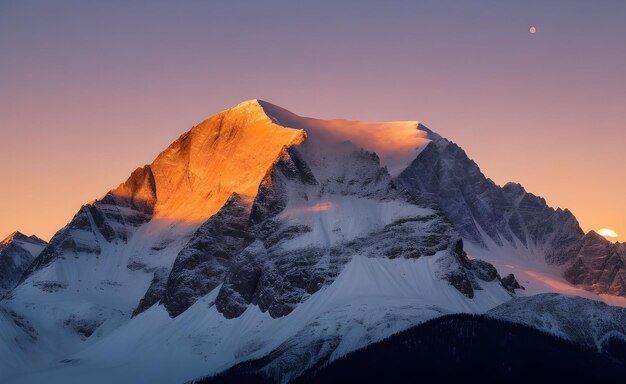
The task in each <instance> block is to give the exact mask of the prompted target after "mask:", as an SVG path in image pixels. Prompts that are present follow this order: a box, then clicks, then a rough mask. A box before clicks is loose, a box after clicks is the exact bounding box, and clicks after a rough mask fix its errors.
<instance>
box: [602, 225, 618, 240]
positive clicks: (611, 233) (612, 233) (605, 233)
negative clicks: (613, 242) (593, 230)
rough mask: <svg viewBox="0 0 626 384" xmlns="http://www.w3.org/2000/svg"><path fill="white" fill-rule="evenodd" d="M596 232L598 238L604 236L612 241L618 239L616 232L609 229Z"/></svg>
mask: <svg viewBox="0 0 626 384" xmlns="http://www.w3.org/2000/svg"><path fill="white" fill-rule="evenodd" d="M597 232H598V234H599V235H600V236H604V237H610V238H613V239H616V238H618V237H619V235H618V234H617V232H615V231H614V230H612V229H609V228H602V229H599V230H598V231H597Z"/></svg>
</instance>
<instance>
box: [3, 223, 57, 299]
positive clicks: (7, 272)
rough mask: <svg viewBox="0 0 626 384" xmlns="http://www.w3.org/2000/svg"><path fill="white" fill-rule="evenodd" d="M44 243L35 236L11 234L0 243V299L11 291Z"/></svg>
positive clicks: (18, 233)
mask: <svg viewBox="0 0 626 384" xmlns="http://www.w3.org/2000/svg"><path fill="white" fill-rule="evenodd" d="M45 246H46V242H45V241H43V240H41V239H40V238H38V237H37V236H34V235H33V236H26V235H24V234H23V233H21V232H18V231H16V232H13V233H12V234H11V235H9V236H7V237H6V238H5V239H4V240H2V241H1V242H0V297H2V296H3V295H4V294H5V293H6V292H7V291H9V290H10V289H12V288H13V287H14V286H15V284H17V282H18V281H19V280H20V278H21V277H22V274H23V273H24V272H25V271H26V269H27V268H28V267H29V266H30V264H31V263H32V262H33V260H34V259H35V258H36V257H37V256H39V254H40V253H41V251H42V250H43V248H44V247H45Z"/></svg>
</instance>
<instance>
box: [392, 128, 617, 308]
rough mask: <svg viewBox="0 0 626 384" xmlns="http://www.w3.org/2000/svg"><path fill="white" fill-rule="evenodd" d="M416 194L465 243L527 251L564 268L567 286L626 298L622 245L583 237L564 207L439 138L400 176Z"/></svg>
mask: <svg viewBox="0 0 626 384" xmlns="http://www.w3.org/2000/svg"><path fill="white" fill-rule="evenodd" d="M398 182H399V183H400V184H401V185H402V186H403V187H404V188H406V190H407V191H409V192H410V193H411V194H413V195H414V196H421V197H422V198H426V199H429V200H431V201H436V202H437V203H438V205H439V206H440V207H441V209H442V211H443V212H444V213H445V215H446V217H447V218H448V219H449V220H450V221H451V222H452V223H453V224H454V227H455V228H456V230H457V231H459V233H460V234H461V235H462V236H463V238H464V239H466V240H467V241H470V242H472V243H474V244H477V245H479V246H481V247H484V248H487V247H488V246H489V245H490V244H492V246H496V247H498V246H505V245H506V246H511V247H524V248H526V249H527V253H529V254H537V255H538V256H539V257H543V258H545V260H546V262H547V263H548V264H552V265H561V266H563V269H564V274H563V276H564V277H565V278H566V279H567V280H568V281H569V282H571V283H573V284H576V285H579V286H581V287H583V288H585V289H587V290H590V291H593V292H596V293H608V294H614V295H622V296H623V295H626V268H625V262H626V253H625V252H624V249H625V247H624V245H620V244H613V243H610V242H609V241H608V240H606V239H604V238H602V237H600V236H598V235H597V234H595V233H589V234H587V235H585V234H584V232H583V231H582V229H581V228H580V225H579V224H578V221H577V220H576V218H575V217H574V215H573V214H572V213H571V212H570V211H568V210H567V209H565V210H563V209H560V208H557V209H553V208H551V207H549V206H548V205H547V203H546V201H545V200H544V199H543V198H540V197H537V196H535V195H533V194H531V193H528V192H526V191H525V190H524V188H523V187H522V186H521V185H519V184H516V183H508V184H506V185H505V186H504V187H500V186H498V185H496V184H495V183H494V182H493V181H491V180H490V179H488V178H487V177H485V176H484V175H483V174H482V172H481V171H480V168H479V167H478V165H477V164H476V163H475V162H474V161H472V160H471V159H470V158H469V157H468V156H467V154H466V153H465V151H463V149H461V148H460V147H459V146H458V145H456V144H455V143H453V142H450V141H448V140H446V139H443V138H440V137H436V138H435V139H434V140H433V141H432V142H431V143H429V144H428V145H427V146H426V147H425V148H424V149H423V150H422V152H421V153H420V154H419V155H418V156H417V157H416V158H415V160H413V162H412V163H411V164H410V165H409V166H408V167H407V168H406V169H405V170H404V171H403V172H402V173H401V174H400V175H399V176H398Z"/></svg>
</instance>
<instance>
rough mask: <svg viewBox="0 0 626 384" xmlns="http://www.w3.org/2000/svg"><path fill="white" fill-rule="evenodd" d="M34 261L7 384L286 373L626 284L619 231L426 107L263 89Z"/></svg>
mask: <svg viewBox="0 0 626 384" xmlns="http://www.w3.org/2000/svg"><path fill="white" fill-rule="evenodd" d="M42 248H43V247H42ZM33 256H36V258H35V260H34V261H32V263H28V264H29V266H28V268H27V269H26V271H24V272H23V273H20V274H13V275H19V276H18V277H17V278H16V279H15V280H14V281H13V282H12V283H11V284H10V287H9V288H8V290H9V291H10V292H9V294H7V295H6V297H5V298H4V299H2V300H1V301H0V330H2V332H0V338H1V339H2V345H3V346H5V347H1V348H0V379H2V380H3V381H6V380H17V381H16V382H38V381H42V380H44V378H45V379H46V380H48V381H49V380H53V381H54V380H57V381H60V382H84V381H87V380H89V381H91V382H94V380H95V381H96V382H97V381H98V380H99V381H100V382H110V381H112V380H116V381H124V382H184V381H188V380H193V379H197V378H199V377H202V376H205V375H213V374H216V373H219V372H223V371H226V370H228V369H230V368H231V367H235V366H236V367H238V368H241V367H242V365H241V364H240V363H244V362H254V364H252V363H251V365H249V366H248V367H249V370H250V371H253V372H254V373H255V374H256V373H261V374H263V375H265V376H267V377H269V378H271V379H273V380H274V381H280V382H286V381H289V380H290V379H293V378H296V377H298V376H299V375H301V374H302V373H304V372H305V371H307V370H310V369H313V368H315V367H319V366H322V365H323V364H325V363H327V362H332V361H334V360H336V359H337V358H339V357H341V356H343V355H345V354H347V353H349V352H351V351H354V350H356V349H359V348H362V347H365V346H367V345H369V344H372V343H375V342H377V341H380V340H382V339H384V338H386V337H388V336H390V335H392V334H394V333H396V332H398V331H402V330H405V329H407V328H409V327H411V326H415V325H418V324H421V323H423V322H425V321H427V320H430V319H432V318H435V317H439V316H442V315H446V314H456V313H474V314H483V313H487V312H488V311H490V310H493V309H494V308H498V307H499V306H501V305H504V304H505V303H508V302H510V301H511V300H516V299H517V297H518V296H527V295H531V294H535V293H541V292H554V291H556V292H562V293H563V292H565V293H576V294H579V295H582V296H587V297H591V298H593V299H596V300H600V299H603V300H606V301H609V302H619V301H620V300H621V298H620V297H619V295H622V296H623V295H624V294H625V293H626V292H625V291H624V286H625V285H624V284H623V282H624V252H623V249H622V248H620V246H619V245H616V246H614V247H613V246H611V245H609V244H608V242H607V243H606V244H605V243H603V242H602V240H600V239H597V238H591V237H590V235H584V234H583V233H582V231H581V230H580V227H579V226H578V223H577V222H576V219H575V218H574V217H573V215H572V214H571V213H570V212H569V211H562V210H554V209H552V208H550V207H548V206H547V205H546V204H545V201H544V200H543V199H541V198H539V197H536V196H534V195H532V194H529V193H527V192H526V191H525V190H524V189H523V188H522V187H521V186H519V185H515V184H508V185H506V186H504V187H500V186H497V185H496V184H495V183H493V182H492V181H491V180H489V179H487V178H486V177H485V176H484V175H483V174H482V173H481V171H480V169H479V168H478V166H477V165H476V164H475V163H474V162H473V161H471V160H470V159H469V158H468V157H467V155H466V154H465V152H464V151H463V150H462V149H461V148H460V147H459V146H457V145H456V144H454V143H452V142H450V141H448V140H446V139H445V138H443V137H441V136H439V135H438V134H436V133H434V132H432V131H430V130H429V129H427V128H426V127H424V126H423V125H421V124H419V123H418V122H417V121H413V122H411V121H408V122H388V123H372V122H359V121H350V120H340V119H338V120H321V119H314V118H308V117H301V116H298V115H296V114H294V113H292V112H289V111H287V110H285V109H283V108H281V107H278V106H275V105H272V104H270V103H268V102H265V101H261V100H251V101H246V102H244V103H241V104H239V105H237V106H235V107H233V108H231V109H229V110H226V111H224V112H221V113H218V114H217V115H215V116H213V117H211V118H209V119H207V120H205V121H203V122H202V123H200V124H199V125H197V126H195V127H193V128H192V129H191V130H190V131H188V132H186V133H185V134H183V135H182V136H180V138H178V139H177V140H176V141H175V142H174V143H172V144H171V145H170V146H169V147H168V148H167V149H165V150H164V151H163V152H162V153H161V154H159V155H158V156H157V158H156V159H155V160H154V161H153V162H152V163H151V164H149V165H145V166H143V167H140V168H137V169H136V170H135V171H134V172H132V173H131V175H130V177H129V178H128V179H127V180H126V181H125V182H123V183H122V184H120V185H119V186H118V187H117V188H114V189H112V190H111V191H110V192H108V193H106V194H105V195H104V196H103V197H102V198H101V199H98V200H96V201H94V202H91V203H88V204H85V205H83V206H82V207H80V209H79V210H78V212H77V213H76V215H75V216H74V217H73V218H72V220H71V222H70V223H68V224H67V225H66V226H65V227H63V228H62V229H60V230H59V232H57V233H56V234H55V235H54V237H53V238H52V239H51V241H50V243H49V244H47V245H45V248H43V250H42V251H41V253H39V254H38V255H34V254H33ZM24 265H26V263H24ZM513 273H514V274H513ZM522 286H524V287H522ZM522 288H525V289H522ZM591 291H593V292H591ZM594 292H595V293H608V294H611V295H615V296H603V297H599V296H597V295H596V294H595V293H594ZM541 300H543V299H541V297H539V298H538V299H537V301H541ZM546 300H547V299H546ZM551 300H552V299H551ZM579 305H581V306H583V305H584V306H589V307H590V308H591V309H590V311H599V310H601V309H595V308H602V307H596V306H592V305H589V304H587V302H583V303H582V304H579ZM536 307H537V308H543V306H541V305H536ZM507 308H516V306H515V305H510V306H509V307H507ZM509 312H510V311H507V314H509ZM495 313H500V312H498V311H496V312H495ZM620 316H621V314H620ZM524 318H530V317H524ZM563 321H565V320H563ZM564 326H566V325H564ZM609 328H610V327H609ZM609 328H606V329H605V328H602V332H601V333H602V335H598V337H602V336H603V335H604V333H605V332H606V333H607V334H608V333H610V332H611V329H609ZM3 348H4V349H3ZM26 361H29V362H31V361H32V362H34V363H32V364H35V365H36V367H35V368H36V369H33V367H32V366H27V365H25V363H24V362H26ZM243 366H245V364H244V365H243ZM113 367H115V369H112V368H113ZM246 369H248V368H246Z"/></svg>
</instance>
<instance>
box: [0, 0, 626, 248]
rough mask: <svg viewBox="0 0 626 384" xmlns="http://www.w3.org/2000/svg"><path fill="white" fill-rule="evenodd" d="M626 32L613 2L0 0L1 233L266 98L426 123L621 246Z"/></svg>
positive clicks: (319, 111)
mask: <svg viewBox="0 0 626 384" xmlns="http://www.w3.org/2000/svg"><path fill="white" fill-rule="evenodd" d="M531 25H534V26H536V27H537V33H535V34H530V33H529V28H530V26H531ZM625 41H626V1H619V0H617V1H591V0H589V1H573V0H567V1H503V0H493V1H460V0H459V1H442V0H437V1H395V2H388V1H384V2H383V1H354V2H349V1H342V2H337V1H311V2H304V1H302V2H299V1H279V2H278V1H272V2H267V1H255V2H252V1H184V2H174V1H172V2H161V1H154V0H152V1H89V0H80V1H29V0H20V1H6V0H0V131H1V132H0V133H1V135H0V176H1V178H0V180H1V188H0V237H3V235H4V234H8V233H9V232H11V231H13V230H15V229H19V230H21V231H23V232H25V233H28V234H32V233H35V234H37V235H39V236H41V237H43V238H45V239H48V238H50V236H51V235H52V234H53V233H54V232H55V231H56V230H58V229H59V228H61V227H62V226H63V225H64V224H66V223H67V222H68V221H69V220H70V219H71V217H72V215H73V214H74V213H75V212H76V211H77V210H78V208H79V207H80V205H81V204H83V203H85V202H87V201H90V200H93V199H95V198H98V197H100V196H102V195H103V194H104V193H105V192H106V191H108V190H109V189H111V188H112V187H115V186H117V185H118V184H119V183H120V182H122V181H123V180H125V179H126V177H127V176H128V175H129V174H130V172H131V171H132V170H133V169H135V168H136V167H137V166H140V165H143V164H145V163H149V162H151V161H152V160H153V158H154V157H155V156H156V155H157V154H158V153H159V152H160V151H161V150H162V149H164V148H165V147H166V146H167V145H168V144H169V143H170V142H171V141H173V140H174V139H175V138H176V137H178V136H179V135H180V134H181V133H183V132H184V131H186V130H187V129H189V128H190V127H192V126H193V125H194V124H196V123H198V122H200V121H202V120H203V119H205V118H207V117H209V116H211V115H213V114H215V113H217V112H219V111H220V110H223V109H225V108H228V107H230V106H233V105H235V104H237V103H239V102H240V101H243V100H247V99H253V98H260V99H264V100H267V101H270V102H272V103H274V104H277V105H280V106H282V107H285V108H287V109H289V110H291V111H293V112H295V113H297V114H300V115H305V116H314V117H319V118H335V117H343V118H353V119H362V120H420V121H421V122H423V123H424V124H425V125H427V126H428V127H430V128H431V129H433V130H434V131H436V132H438V133H440V134H442V135H443V136H445V137H447V138H449V139H451V140H453V141H455V142H457V143H458V144H460V145H461V146H462V147H463V148H464V149H465V150H466V151H467V152H468V154H469V155H470V157H472V158H473V159H474V160H476V162H477V163H478V164H479V165H480V166H481V168H482V170H483V171H484V172H485V173H486V175H487V176H489V177H491V178H492V179H493V180H494V181H495V182H497V183H499V184H504V183H505V182H507V181H517V182H520V183H522V184H523V185H524V186H525V187H526V189H527V190H529V191H531V192H533V193H535V194H538V195H540V196H543V197H545V198H546V200H547V201H548V203H549V204H551V205H553V206H560V207H567V208H569V209H570V210H571V211H572V212H573V213H574V214H575V215H576V216H577V217H578V219H579V221H580V223H581V225H582V227H583V229H585V230H590V229H599V228H602V227H608V228H612V229H614V230H615V231H617V232H618V233H620V234H621V235H622V236H621V237H620V240H621V241H624V240H625V239H626V198H625V196H626V169H625V167H626V49H625Z"/></svg>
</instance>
